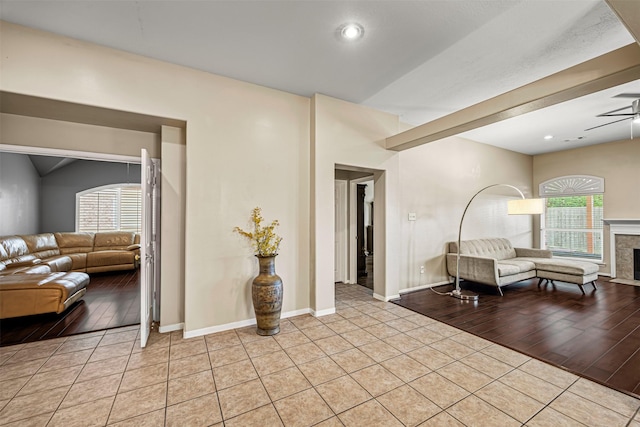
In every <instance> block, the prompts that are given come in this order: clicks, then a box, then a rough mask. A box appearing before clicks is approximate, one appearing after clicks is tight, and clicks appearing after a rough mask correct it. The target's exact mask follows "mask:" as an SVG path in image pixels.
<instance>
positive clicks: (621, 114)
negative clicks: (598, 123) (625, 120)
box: [596, 113, 634, 117]
mask: <svg viewBox="0 0 640 427" xmlns="http://www.w3.org/2000/svg"><path fill="white" fill-rule="evenodd" d="M633 115H634V113H620V114H608V113H604V114H598V115H597V116H596V117H618V116H633Z"/></svg>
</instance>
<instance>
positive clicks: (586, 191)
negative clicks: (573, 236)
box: [538, 175, 605, 263]
mask: <svg viewBox="0 0 640 427" xmlns="http://www.w3.org/2000/svg"><path fill="white" fill-rule="evenodd" d="M538 194H539V196H540V197H544V198H547V199H550V198H561V197H574V196H598V195H602V208H603V210H604V203H605V202H604V178H601V177H597V176H591V175H566V176H561V177H556V178H552V179H549V180H547V181H544V182H542V183H540V185H539V190H538ZM592 200H593V199H592ZM592 203H593V201H592ZM546 215H547V203H546V202H545V208H544V213H543V214H542V215H540V247H541V248H543V249H548V248H547V239H546V232H547V231H549V230H552V231H559V232H584V233H593V234H594V237H595V235H599V236H600V238H599V241H600V242H601V247H600V249H601V250H600V257H599V258H587V257H575V256H562V255H555V254H554V255H555V256H558V257H559V258H562V259H569V260H576V261H587V260H588V261H592V262H596V263H603V262H604V226H603V227H600V228H591V229H587V228H572V229H560V228H547V227H546V223H547V221H546V220H547V218H546ZM603 217H604V215H603Z"/></svg>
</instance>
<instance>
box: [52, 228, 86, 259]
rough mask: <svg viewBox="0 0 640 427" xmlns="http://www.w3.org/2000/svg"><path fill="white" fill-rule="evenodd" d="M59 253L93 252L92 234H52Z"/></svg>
mask: <svg viewBox="0 0 640 427" xmlns="http://www.w3.org/2000/svg"><path fill="white" fill-rule="evenodd" d="M54 236H55V238H56V242H58V247H59V248H60V253H61V254H63V255H66V254H76V253H87V252H91V251H92V250H93V233H54Z"/></svg>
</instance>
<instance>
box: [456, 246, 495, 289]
mask: <svg viewBox="0 0 640 427" xmlns="http://www.w3.org/2000/svg"><path fill="white" fill-rule="evenodd" d="M456 265H457V256H456V254H447V270H448V272H449V274H450V275H451V276H453V277H455V275H456ZM460 277H461V278H464V279H467V280H471V281H473V282H479V283H485V284H489V285H494V286H498V283H499V277H498V262H497V260H496V259H495V258H488V257H479V256H469V255H460Z"/></svg>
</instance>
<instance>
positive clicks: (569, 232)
mask: <svg viewBox="0 0 640 427" xmlns="http://www.w3.org/2000/svg"><path fill="white" fill-rule="evenodd" d="M539 194H540V197H545V198H546V199H547V200H546V208H545V214H544V217H543V219H542V221H541V228H542V229H541V233H540V235H541V243H542V244H541V246H542V247H543V248H546V249H550V250H551V251H553V254H554V256H559V257H568V258H579V259H589V260H592V261H602V213H603V209H604V179H603V178H600V177H597V176H588V175H571V176H563V177H559V178H554V179H550V180H548V181H545V182H543V183H541V184H540V188H539Z"/></svg>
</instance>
